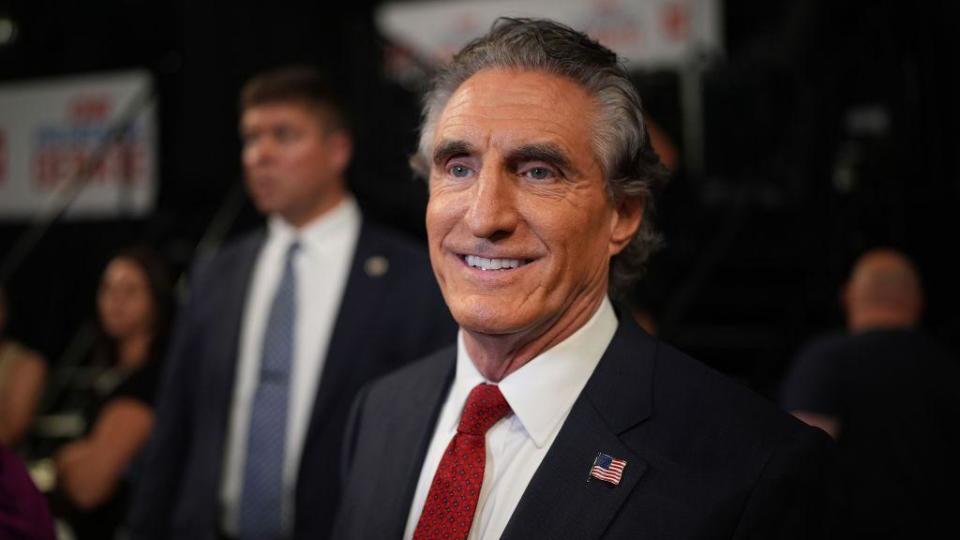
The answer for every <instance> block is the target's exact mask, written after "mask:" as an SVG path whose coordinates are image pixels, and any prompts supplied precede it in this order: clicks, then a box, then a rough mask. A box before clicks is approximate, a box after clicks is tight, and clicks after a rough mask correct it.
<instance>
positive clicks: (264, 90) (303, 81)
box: [239, 65, 349, 130]
mask: <svg viewBox="0 0 960 540" xmlns="http://www.w3.org/2000/svg"><path fill="white" fill-rule="evenodd" d="M284 102H300V103H303V104H304V105H306V106H308V107H310V108H312V109H314V110H316V111H317V112H318V113H319V114H321V115H322V118H323V120H324V121H325V122H326V124H327V126H328V127H329V128H331V129H334V130H349V125H348V123H347V118H346V115H345V113H344V110H343V107H342V106H341V104H340V101H339V99H338V98H337V96H336V94H335V93H334V92H333V90H332V89H331V87H330V85H329V84H327V81H326V80H325V79H324V78H323V76H322V75H321V74H320V72H319V71H317V70H316V69H315V68H312V67H310V66H303V65H295V66H285V67H280V68H275V69H272V70H269V71H264V72H262V73H259V74H257V75H255V76H254V77H253V78H251V79H250V80H248V81H247V82H246V83H245V84H244V85H243V88H242V89H241V90H240V100H239V107H240V113H241V114H242V113H243V111H245V110H247V109H249V108H251V107H256V106H258V105H266V104H273V103H284Z"/></svg>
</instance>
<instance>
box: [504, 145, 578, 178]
mask: <svg viewBox="0 0 960 540" xmlns="http://www.w3.org/2000/svg"><path fill="white" fill-rule="evenodd" d="M506 161H507V164H508V165H509V166H510V167H511V168H516V167H517V166H519V165H520V164H522V163H527V162H530V161H542V162H544V163H547V164H549V165H553V166H554V167H558V168H560V169H563V170H564V171H566V172H568V173H571V174H573V175H574V176H579V175H580V171H578V170H577V169H576V168H575V167H574V166H573V162H572V161H571V160H570V158H569V157H567V153H566V152H564V151H563V149H562V148H560V147H559V146H557V145H556V144H552V143H542V144H539V143H538V144H525V145H522V146H518V147H517V148H514V149H513V150H511V151H510V152H509V153H508V154H507V159H506Z"/></svg>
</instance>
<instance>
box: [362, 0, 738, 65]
mask: <svg viewBox="0 0 960 540" xmlns="http://www.w3.org/2000/svg"><path fill="white" fill-rule="evenodd" d="M721 15H722V14H721V12H720V5H719V0H450V1H442V2H441V1H437V0H433V1H421V2H394V3H388V4H386V5H384V6H383V7H382V8H381V9H380V10H379V11H378V12H377V23H378V26H379V28H380V31H381V32H383V34H384V35H385V36H386V37H387V38H388V39H389V40H390V41H391V42H392V44H393V45H394V46H396V47H400V48H402V49H405V50H407V51H409V52H410V53H412V54H413V55H414V56H416V57H417V58H419V59H421V60H424V61H427V62H430V63H444V62H446V61H448V60H449V59H450V58H451V57H452V55H453V53H455V52H456V51H457V50H459V49H460V48H461V47H463V46H464V45H465V44H467V42H469V41H470V40H472V39H474V38H476V37H478V36H480V35H482V34H483V33H485V32H486V31H487V30H488V29H489V28H490V25H491V24H492V23H493V21H494V20H495V19H496V18H497V17H501V16H508V17H537V18H549V19H553V20H556V21H558V22H561V23H564V24H566V25H568V26H570V27H572V28H574V29H576V30H580V31H582V32H586V33H587V34H589V35H590V36H592V37H593V38H595V39H597V40H598V41H599V42H600V43H602V44H604V45H605V46H607V47H609V48H610V49H612V50H613V51H615V52H616V53H617V54H619V55H620V56H622V57H623V58H625V59H626V61H627V65H628V66H629V67H633V68H637V67H646V68H664V67H665V68H670V67H675V66H678V65H680V64H682V63H683V62H685V61H687V60H689V59H690V58H691V56H692V55H695V54H701V53H707V54H714V53H717V52H719V51H721V50H722V35H721V27H722V26H721ZM388 53H390V51H388ZM388 61H389V58H388ZM388 63H389V62H388Z"/></svg>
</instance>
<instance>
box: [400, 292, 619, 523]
mask: <svg viewBox="0 0 960 540" xmlns="http://www.w3.org/2000/svg"><path fill="white" fill-rule="evenodd" d="M616 330H617V316H616V314H614V312H613V306H611V304H610V300H609V299H607V298H604V300H603V302H602V303H601V305H600V307H599V308H598V309H597V311H596V313H594V314H593V316H592V317H591V318H590V320H589V321H588V322H587V324H585V325H584V326H583V327H581V328H580V329H579V330H577V331H576V332H574V333H573V335H571V336H570V337H568V338H567V339H565V340H563V341H562V342H560V343H559V344H558V345H556V346H555V347H553V348H551V349H550V350H548V351H545V352H543V353H542V354H540V355H539V356H537V357H536V358H534V359H533V360H531V361H530V362H529V363H527V364H526V365H524V366H523V367H521V368H520V369H518V370H517V371H515V372H513V373H511V374H510V375H508V376H507V377H505V378H504V379H503V380H502V381H500V383H499V384H498V386H499V387H500V391H501V392H502V393H503V397H504V398H506V400H507V403H509V404H510V409H511V410H512V411H513V414H511V415H508V416H507V417H506V418H504V419H502V420H500V421H499V422H497V423H496V424H494V426H493V427H492V428H490V430H489V431H487V438H486V444H487V446H486V450H487V451H486V456H487V459H486V465H485V467H484V471H483V485H482V487H481V488H480V497H479V499H478V501H477V507H476V511H475V513H474V517H473V526H472V527H471V528H470V535H469V536H468V537H467V538H468V540H495V539H498V538H500V536H501V535H502V534H503V530H504V529H505V528H506V526H507V522H508V521H510V516H511V515H513V511H514V510H515V509H516V507H517V503H518V502H519V501H520V497H521V496H522V495H523V492H524V490H525V489H526V488H527V484H529V483H530V479H531V478H533V473H534V472H536V470H537V467H539V466H540V462H541V461H543V457H544V456H545V455H546V454H547V451H548V450H549V449H550V445H552V444H553V440H554V439H556V437H557V433H559V431H560V427H561V426H562V425H563V423H564V421H565V420H566V419H567V415H568V414H570V409H571V408H573V403H574V401H576V399H577V397H578V396H579V395H580V391H581V390H583V387H584V386H585V385H586V384H587V380H588V379H589V378H590V375H592V374H593V370H594V368H596V367H597V364H598V363H599V362H600V358H601V357H602V356H603V353H604V351H605V350H606V349H607V346H608V345H609V344H610V341H611V340H612V339H613V334H614V333H615V332H616ZM456 369H457V371H456V376H455V377H454V381H453V385H451V387H450V392H449V393H448V395H447V400H446V402H445V403H444V405H443V409H442V410H441V411H440V417H439V420H438V421H437V425H436V427H435V428H434V432H433V439H431V441H430V447H429V448H428V449H427V456H426V458H425V460H424V462H423V467H422V468H421V469H420V479H419V481H418V482H417V490H416V492H415V493H414V496H413V503H412V504H411V506H410V513H409V515H408V517H407V527H406V530H405V532H404V535H403V537H404V539H405V540H410V539H412V538H413V532H414V530H415V529H416V527H417V521H419V519H420V514H421V513H422V512H423V505H424V501H426V499H427V493H428V492H429V491H430V484H432V483H433V476H434V474H435V473H436V471H437V467H438V466H439V465H440V460H441V458H442V457H443V453H444V451H445V450H446V449H447V445H449V444H450V440H451V439H453V436H454V435H456V433H457V425H458V424H459V423H460V413H461V412H462V411H463V406H464V404H465V403H466V400H467V395H468V394H469V393H470V390H472V389H473V387H475V386H476V385H478V384H481V383H484V382H489V381H486V380H485V379H484V378H483V375H481V374H480V372H479V371H477V368H476V367H475V366H474V364H473V361H472V360H471V359H470V356H469V354H467V350H466V348H465V347H464V344H463V330H461V331H460V335H459V336H458V338H457V367H456Z"/></svg>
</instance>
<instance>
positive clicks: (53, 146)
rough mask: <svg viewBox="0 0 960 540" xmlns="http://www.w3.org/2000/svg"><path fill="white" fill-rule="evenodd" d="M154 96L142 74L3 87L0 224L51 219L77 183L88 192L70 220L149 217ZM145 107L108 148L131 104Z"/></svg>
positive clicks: (0, 99)
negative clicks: (42, 216)
mask: <svg viewBox="0 0 960 540" xmlns="http://www.w3.org/2000/svg"><path fill="white" fill-rule="evenodd" d="M150 89H151V79H150V75H149V74H148V73H146V72H141V71H134V72H123V73H110V74H98V75H89V76H83V77H70V78H62V79H45V80H41V81H29V82H17V83H4V84H0V218H6V219H24V218H31V217H35V216H37V215H38V214H41V213H43V212H47V211H49V210H50V209H51V208H55V207H56V206H57V205H58V204H61V202H60V201H61V200H62V198H63V197H64V196H66V195H67V193H68V192H69V191H70V186H71V184H72V183H74V182H83V184H84V185H83V189H82V190H81V191H80V192H79V194H78V196H77V197H76V199H75V200H74V201H73V203H72V204H71V205H70V206H69V207H68V209H67V213H66V217H68V218H109V217H117V216H126V217H131V216H141V215H144V214H147V213H149V212H150V211H151V210H152V209H153V204H154V199H155V194H156V185H157V181H156V169H157V167H156V164H157V159H156V156H157V150H156V148H157V135H156V131H157V130H156V115H155V111H154V107H153V106H152V102H151V101H150V100H144V97H147V96H149V92H150ZM144 101H146V103H147V105H146V106H145V107H143V109H142V110H140V111H137V114H136V115H135V116H134V117H133V118H134V120H133V122H132V123H131V124H130V126H129V129H127V130H126V131H125V134H124V136H123V137H120V138H117V139H116V140H114V141H113V142H111V143H110V144H108V145H107V146H105V147H103V144H104V141H105V140H106V139H108V138H109V137H108V134H109V132H110V130H111V128H112V127H113V126H114V125H115V124H116V123H117V122H118V120H120V119H121V117H123V116H125V115H126V114H127V113H128V109H129V108H130V107H131V104H133V103H135V102H139V103H142V102H144ZM101 147H103V149H104V150H105V151H104V153H103V154H102V159H100V160H99V161H98V162H97V163H96V164H94V162H92V161H91V158H92V157H93V156H94V155H95V154H96V153H97V151H98V149H100V148H101Z"/></svg>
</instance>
